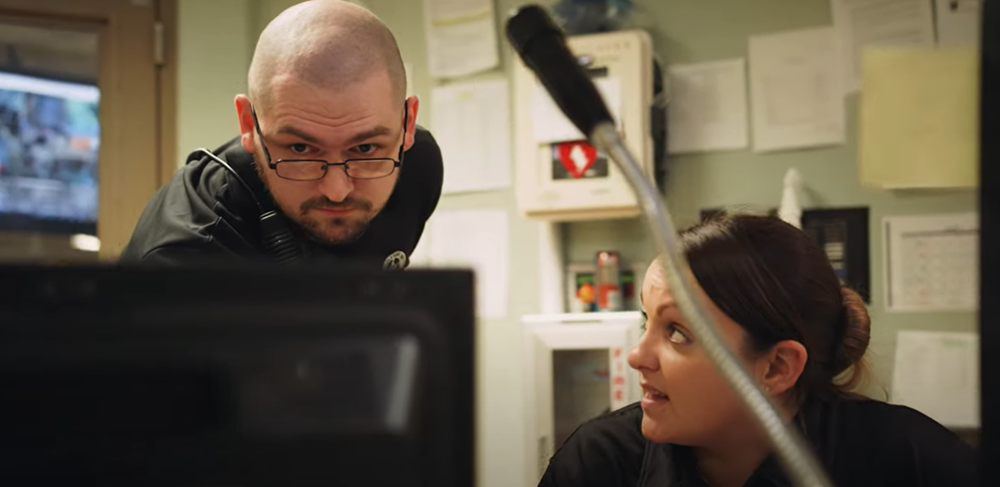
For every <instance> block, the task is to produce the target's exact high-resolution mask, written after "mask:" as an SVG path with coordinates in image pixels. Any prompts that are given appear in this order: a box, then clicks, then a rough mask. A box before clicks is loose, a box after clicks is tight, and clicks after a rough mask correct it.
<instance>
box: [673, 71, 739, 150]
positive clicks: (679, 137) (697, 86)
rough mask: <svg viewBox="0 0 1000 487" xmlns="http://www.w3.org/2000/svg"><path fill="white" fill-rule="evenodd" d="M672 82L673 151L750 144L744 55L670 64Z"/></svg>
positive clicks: (735, 147)
mask: <svg viewBox="0 0 1000 487" xmlns="http://www.w3.org/2000/svg"><path fill="white" fill-rule="evenodd" d="M669 86H670V89H671V93H672V94H671V97H670V104H669V105H668V108H667V120H668V121H667V127H669V128H670V129H669V130H668V131H667V134H668V139H669V140H668V143H667V148H668V149H669V151H670V153H672V154H678V153H684V152H697V151H710V150H731V149H745V148H746V147H747V146H748V145H749V143H750V141H749V135H748V127H747V124H748V120H747V78H746V62H745V61H744V60H743V59H733V60H727V61H715V62H708V63H699V64H685V65H675V66H671V67H670V85H669Z"/></svg>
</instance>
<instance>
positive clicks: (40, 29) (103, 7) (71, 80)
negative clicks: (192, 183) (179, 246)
mask: <svg viewBox="0 0 1000 487" xmlns="http://www.w3.org/2000/svg"><path fill="white" fill-rule="evenodd" d="M175 9H176V6H175V5H174V2H173V1H170V0H161V1H156V0H46V1H43V2H40V1H38V0H0V261H7V262H9V261H31V262H42V263H49V264H53V263H55V264H59V263H79V262H96V261H97V260H99V259H102V260H113V259H114V258H115V256H117V255H118V253H119V252H120V251H121V249H122V248H123V247H124V246H125V244H126V243H127V242H128V239H129V237H130V236H131V233H132V229H133V228H134V226H135V222H136V221H137V220H138V217H139V215H140V214H141V212H142V210H143V208H144V207H145V204H146V202H147V201H148V200H149V198H150V197H151V196H152V195H153V193H154V192H155V191H156V189H157V188H158V187H159V186H160V185H162V184H163V183H165V182H166V179H167V178H168V177H169V175H170V174H171V173H172V171H173V169H174V164H175V163H174V154H173V147H174V141H173V139H174V128H173V123H174V122H173V120H174V109H173V107H174V96H173V90H174V81H173V80H174V78H175V76H174V66H175V64H176V63H173V62H172V61H173V60H172V59H170V58H169V56H172V55H173V51H174V50H173V49H170V47H171V45H172V35H171V34H172V33H173V32H174V29H173V26H174V18H175Z"/></svg>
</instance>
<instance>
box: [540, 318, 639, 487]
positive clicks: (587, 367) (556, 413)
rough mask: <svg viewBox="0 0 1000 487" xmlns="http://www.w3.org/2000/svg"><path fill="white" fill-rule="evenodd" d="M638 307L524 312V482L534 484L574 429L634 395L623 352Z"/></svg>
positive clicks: (632, 340)
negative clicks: (607, 310)
mask: <svg viewBox="0 0 1000 487" xmlns="http://www.w3.org/2000/svg"><path fill="white" fill-rule="evenodd" d="M641 319H642V318H641V315H640V314H639V313H638V312H624V313H582V314H568V315H567V314H564V315H539V316H528V317H525V318H524V319H523V322H524V330H525V342H526V343H525V346H526V348H527V353H526V354H525V358H526V363H525V384H526V387H527V390H526V393H525V397H526V401H527V404H526V418H527V431H526V434H527V439H526V444H525V452H526V455H527V458H528V477H529V478H528V479H526V485H532V486H533V485H536V484H537V482H538V479H540V478H541V475H542V473H543V472H544V471H545V468H546V466H547V465H548V463H549V459H550V458H551V457H552V454H553V453H554V452H555V451H556V449H558V448H559V447H560V446H561V445H562V443H563V442H564V441H565V440H566V438H567V437H568V436H569V435H570V434H572V433H573V431H575V430H576V428H577V427H578V426H579V425H580V424H582V423H584V422H586V421H588V420H590V419H593V418H595V417H597V416H600V415H602V414H605V413H608V412H610V411H613V410H615V409H618V408H620V407H622V406H625V405H628V404H630V403H633V402H636V401H638V400H639V396H640V394H639V384H638V373H637V372H635V371H634V370H632V369H631V368H629V366H628V361H627V357H628V353H629V351H630V350H631V349H632V348H633V347H634V346H635V344H636V343H637V341H638V337H639V331H640V330H639V327H640V325H641Z"/></svg>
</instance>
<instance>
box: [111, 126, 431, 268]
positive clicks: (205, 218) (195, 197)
mask: <svg viewBox="0 0 1000 487" xmlns="http://www.w3.org/2000/svg"><path fill="white" fill-rule="evenodd" d="M214 153H215V154H216V155H217V156H218V157H219V158H221V159H222V160H224V161H226V162H227V163H228V164H229V165H230V166H231V167H232V168H233V169H234V170H235V171H236V172H237V173H238V174H239V175H240V177H241V178H242V179H243V180H244V181H245V182H246V183H247V185H248V186H250V190H252V191H253V196H256V198H258V199H261V200H262V201H265V202H266V204H267V205H268V206H273V202H272V200H270V196H269V195H268V193H267V191H266V190H265V189H264V185H263V183H262V182H261V180H260V177H259V176H258V175H257V172H256V169H255V168H254V160H253V155H252V154H250V153H249V152H247V151H246V150H244V149H243V147H242V146H241V145H240V141H239V138H236V139H233V140H231V141H229V142H228V143H226V144H225V145H223V146H222V147H220V148H218V149H216V150H215V151H214ZM443 175H444V169H443V166H442V162H441V151H440V149H439V148H438V145H437V142H435V141H434V137H433V136H431V134H430V132H428V131H427V130H424V129H422V128H420V127H417V130H416V136H415V142H414V144H413V146H412V147H411V148H410V150H409V151H407V152H406V154H405V157H404V160H403V164H402V167H401V169H400V175H399V180H398V181H397V183H396V188H395V190H394V191H393V193H392V196H390V197H389V200H388V201H387V202H386V204H385V207H383V208H382V211H381V212H379V214H378V215H377V216H376V217H375V218H373V219H372V221H371V224H370V225H369V227H368V229H367V230H366V231H365V233H364V234H363V235H362V236H361V237H360V238H359V239H358V240H357V241H355V242H352V243H350V244H344V245H332V246H321V245H318V244H316V243H313V242H311V241H308V240H306V239H304V238H300V237H296V239H297V245H298V246H299V247H300V248H301V250H302V255H304V256H305V257H306V258H307V259H309V260H310V261H316V260H345V259H347V260H351V261H355V262H360V263H363V264H371V265H376V266H379V267H382V266H383V265H384V264H385V263H386V262H387V261H389V260H396V262H397V263H398V261H399V256H400V254H399V252H402V253H403V254H405V255H406V256H409V255H410V254H412V253H413V249H414V248H415V247H416V246H417V242H418V241H419V240H420V235H421V234H422V233H423V231H424V224H425V223H426V222H427V219H428V218H429V217H430V216H431V213H433V212H434V209H435V208H436V207H437V203H438V199H439V198H440V196H441V183H442V179H443ZM253 196H251V193H250V192H249V191H248V190H247V188H245V187H244V186H243V185H242V184H241V183H240V182H239V181H238V180H237V179H236V177H235V176H234V175H233V174H231V173H230V172H229V171H227V170H226V169H225V168H224V167H223V166H222V165H221V164H219V163H218V162H215V161H213V160H212V159H211V158H210V157H207V156H206V155H205V154H204V153H202V152H200V151H196V152H193V153H192V154H191V155H190V156H188V160H187V164H186V165H185V166H184V167H183V168H181V170H180V171H178V172H177V174H176V175H175V176H174V178H173V179H172V180H171V181H170V183H168V184H167V185H166V186H164V187H162V188H160V190H159V191H157V193H156V194H155V195H154V196H153V198H152V200H150V202H149V204H148V205H146V209H145V211H143V214H142V216H141V217H140V218H139V223H138V224H137V225H136V227H135V231H134V232H133V233H132V239H131V240H130V241H129V243H128V245H127V246H126V247H125V250H124V251H123V252H122V255H121V259H120V262H121V263H122V264H125V265H128V264H135V263H140V262H141V263H151V264H161V265H193V264H198V263H213V262H219V261H224V260H227V259H232V258H241V259H245V260H273V256H272V255H271V254H270V253H268V252H267V251H266V249H265V247H264V246H263V243H262V241H261V240H262V239H261V230H260V223H259V217H260V213H261V210H260V208H259V207H258V206H257V204H256V203H255V202H254V198H253Z"/></svg>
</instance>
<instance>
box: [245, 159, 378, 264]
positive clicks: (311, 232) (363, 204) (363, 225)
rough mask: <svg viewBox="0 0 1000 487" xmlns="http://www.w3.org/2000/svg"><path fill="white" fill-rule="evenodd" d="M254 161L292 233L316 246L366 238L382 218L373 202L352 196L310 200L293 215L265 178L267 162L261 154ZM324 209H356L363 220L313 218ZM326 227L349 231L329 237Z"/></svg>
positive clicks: (323, 197)
mask: <svg viewBox="0 0 1000 487" xmlns="http://www.w3.org/2000/svg"><path fill="white" fill-rule="evenodd" d="M254 152H257V151H254ZM254 159H255V161H254V168H256V170H257V175H258V176H259V177H260V180H261V182H263V183H264V187H265V188H267V191H268V193H271V198H272V199H273V200H274V202H275V203H276V204H277V205H278V207H279V208H280V209H281V212H282V213H284V214H285V216H286V217H287V218H288V221H289V223H290V224H291V225H292V227H293V228H292V230H293V231H295V233H297V234H299V235H302V236H304V237H305V238H308V239H309V240H312V241H313V242H316V243H318V244H321V245H344V244H349V243H353V242H355V241H357V240H358V239H359V238H361V236H362V235H364V233H365V231H366V230H368V226H369V224H370V223H371V220H372V218H374V217H375V215H377V214H378V211H373V205H372V203H371V202H370V201H367V200H363V199H360V198H353V197H351V196H350V195H348V196H347V197H346V198H344V200H343V201H340V202H336V201H332V200H330V199H329V198H327V197H325V196H318V197H316V198H310V199H308V200H306V201H304V202H302V204H300V205H299V208H298V212H294V211H291V210H292V209H291V208H286V207H285V206H284V205H282V204H281V202H280V201H278V200H277V198H274V196H273V195H274V193H273V192H272V191H271V186H270V185H269V184H268V182H267V178H266V177H265V175H264V171H266V170H267V169H265V168H264V166H263V164H261V163H259V162H257V161H264V160H265V159H264V158H263V157H261V156H260V155H259V154H254ZM322 208H328V209H344V210H346V209H353V210H356V211H355V213H360V214H361V216H358V217H332V218H331V217H326V218H319V219H317V218H310V215H309V213H310V210H314V209H322ZM324 227H326V228H331V227H333V228H340V229H346V232H344V233H342V234H340V235H328V234H327V233H326V232H324Z"/></svg>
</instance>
